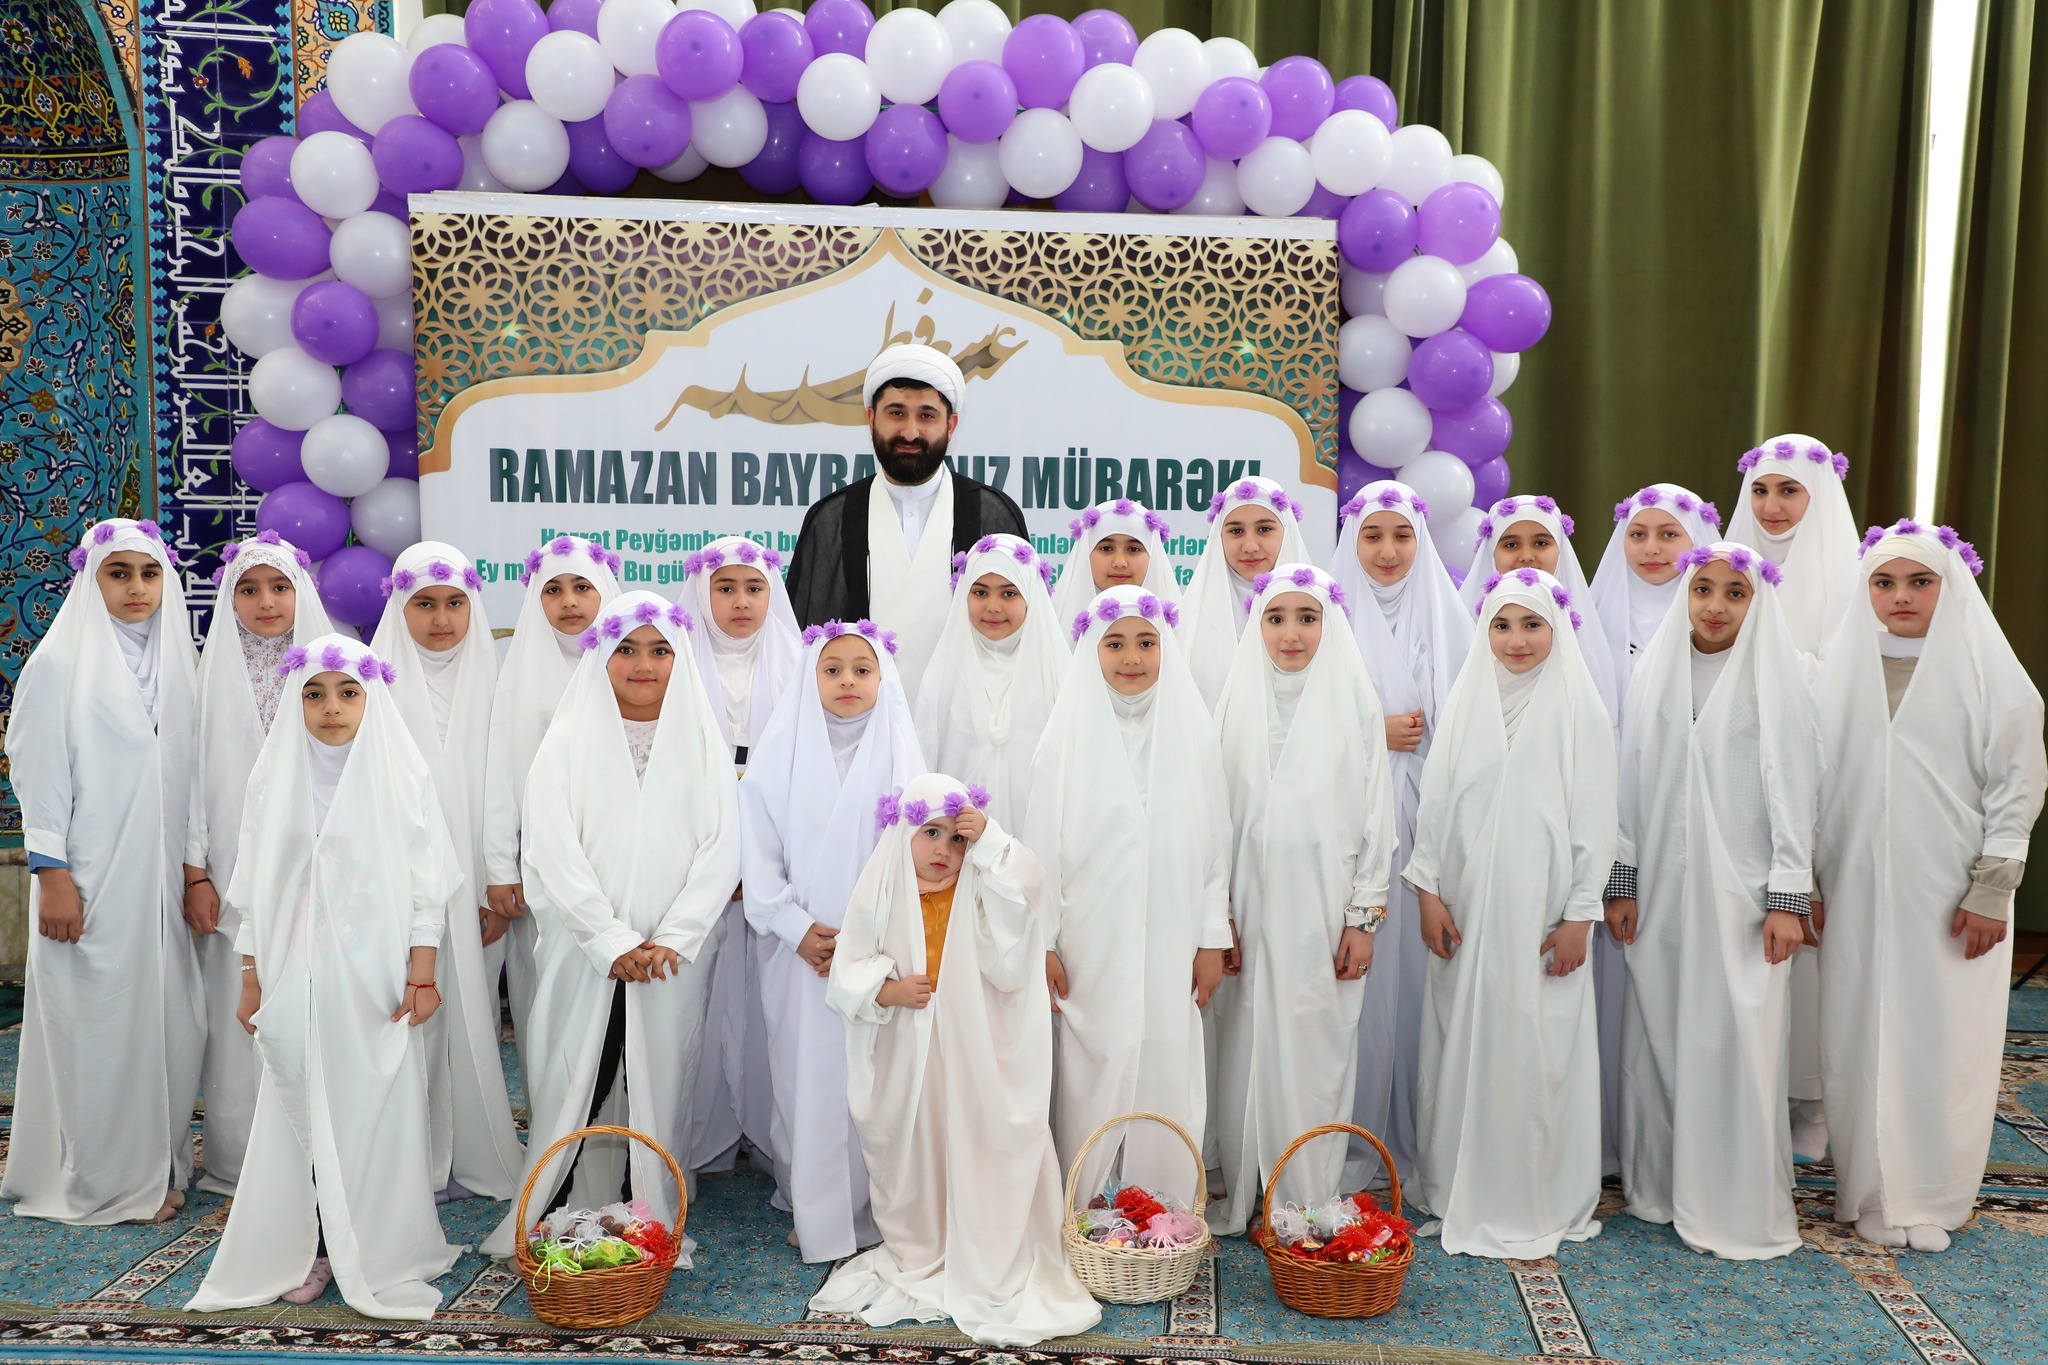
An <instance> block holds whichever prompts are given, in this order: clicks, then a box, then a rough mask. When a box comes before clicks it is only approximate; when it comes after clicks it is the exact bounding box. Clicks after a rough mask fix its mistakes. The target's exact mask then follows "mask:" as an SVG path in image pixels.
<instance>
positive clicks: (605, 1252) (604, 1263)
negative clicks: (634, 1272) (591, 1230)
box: [583, 1237, 640, 1270]
mask: <svg viewBox="0 0 2048 1365" xmlns="http://www.w3.org/2000/svg"><path fill="white" fill-rule="evenodd" d="M639 1259H640V1248H638V1247H636V1246H634V1245H633V1244H632V1243H631V1242H627V1241H624V1240H622V1239H620V1238H617V1237H605V1238H602V1239H600V1240H598V1241H596V1242H593V1243H591V1245H589V1246H588V1247H585V1248H584V1251H583V1268H584V1269H585V1270H610V1269H612V1268H613V1267H615V1266H622V1265H631V1264H633V1262H635V1261H637V1260H639Z"/></svg>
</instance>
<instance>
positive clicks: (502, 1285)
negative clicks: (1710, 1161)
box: [0, 989, 2048, 1365]
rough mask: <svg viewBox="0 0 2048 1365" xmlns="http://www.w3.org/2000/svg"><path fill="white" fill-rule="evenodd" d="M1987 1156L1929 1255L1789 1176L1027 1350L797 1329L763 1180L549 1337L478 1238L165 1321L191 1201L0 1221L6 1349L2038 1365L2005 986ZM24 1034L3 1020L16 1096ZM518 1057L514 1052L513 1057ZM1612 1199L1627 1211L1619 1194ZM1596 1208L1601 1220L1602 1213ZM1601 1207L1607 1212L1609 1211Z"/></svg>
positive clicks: (456, 1228) (8, 1076)
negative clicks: (1780, 1244)
mask: <svg viewBox="0 0 2048 1365" xmlns="http://www.w3.org/2000/svg"><path fill="white" fill-rule="evenodd" d="M2011 1030H2012V1031H2011V1033H2010V1034H2009V1037H2008V1048H2007V1053H2008V1060H2007V1065H2006V1086H2005V1091H2004V1098H2003V1102H2002V1105H2001V1112H2000V1120H2001V1121H2000V1123H1999V1125H1998V1128H1997V1135H1996V1140H1995V1143H1994V1146H1993V1150H1992V1158H1993V1168H1992V1172H1991V1175H1990V1176H1989V1178H1988V1179H1987V1182H1986V1185H1985V1189H1984V1199H1983V1203H1982V1205H1981V1206H1980V1209H1979V1212H1978V1214H1977V1216H1976V1218H1975V1219H1974V1220H1973V1221H1972V1222H1971V1224H1970V1225H1969V1226H1968V1227H1967V1228H1966V1229H1964V1230H1963V1231H1962V1232H1961V1233H1959V1234H1958V1235H1957V1237H1956V1239H1955V1245H1954V1247H1953V1248H1952V1249H1951V1250H1950V1251H1949V1252H1948V1253H1946V1254H1945V1255H1940V1256H1926V1255H1915V1254H1912V1253H1905V1254H1901V1255H1898V1256H1896V1257H1894V1256H1892V1255H1889V1254H1885V1253H1882V1252H1881V1251H1880V1250H1879V1249H1878V1248H1874V1247H1871V1246H1869V1245H1867V1244H1864V1243H1862V1242H1859V1241H1858V1240H1856V1238H1855V1237H1853V1236H1851V1235H1845V1233H1846V1230H1838V1229H1837V1227H1836V1225H1835V1224H1834V1223H1832V1222H1831V1221H1829V1219H1828V1213H1829V1209H1830V1204H1831V1200H1832V1193H1831V1183H1832V1182H1831V1180H1830V1176H1829V1172H1828V1171H1827V1168H1826V1167H1824V1166H1821V1167H1807V1168H1803V1177H1802V1181H1801V1187H1800V1197H1799V1204H1800V1213H1801V1222H1802V1224H1803V1226H1804V1228H1805V1233H1806V1242H1807V1246H1806V1249H1805V1250H1803V1251H1801V1252H1800V1253H1798V1254H1796V1255H1794V1256H1791V1257H1788V1258H1785V1259H1783V1260H1778V1261H1771V1262H1766V1263H1762V1264H1733V1263H1729V1262H1724V1261H1718V1260H1715V1259H1713V1258H1711V1257H1707V1256H1700V1255H1695V1254H1694V1253H1692V1252H1689V1251H1687V1250H1686V1249H1685V1248H1684V1247H1683V1246H1682V1245H1681V1244H1680V1243H1679V1241H1678V1239H1677V1238H1676V1237H1675V1236H1674V1235H1673V1234H1672V1233H1671V1232H1670V1231H1669V1230H1667V1229H1664V1228H1658V1227H1653V1226H1650V1225H1647V1224H1643V1223H1639V1222H1636V1221H1635V1220H1633V1219H1631V1218H1628V1217H1626V1216H1623V1215H1619V1214H1615V1215H1614V1216H1612V1217H1608V1218H1607V1221H1606V1226H1605V1230H1604V1231H1603V1232H1602V1234H1601V1235H1600V1236H1599V1237H1598V1238H1596V1239H1594V1240H1593V1241H1591V1242H1587V1243H1583V1244H1579V1245H1575V1246H1569V1247H1567V1248H1566V1249H1565V1250H1564V1251H1563V1252H1562V1253H1560V1254H1559V1255H1558V1256H1557V1257H1556V1258H1555V1259H1554V1260H1548V1261H1541V1262H1511V1263H1500V1262H1489V1261H1483V1260H1475V1259H1471V1258H1464V1257H1450V1256H1445V1255H1443V1254H1442V1252H1441V1251H1440V1250H1439V1249H1438V1248H1437V1245H1436V1243H1435V1242H1433V1241H1425V1243H1424V1244H1423V1245H1424V1251H1423V1254H1422V1256H1421V1258H1420V1259H1419V1260H1418V1261H1417V1262H1416V1264H1415V1267H1414V1269H1413V1270H1412V1271H1411V1272H1410V1274H1409V1276H1408V1282H1407V1286H1406V1289H1405V1291H1404V1293H1403V1295H1402V1299H1401V1303H1400V1306H1399V1307H1398V1308H1396V1309H1395V1310H1394V1311H1393V1312H1392V1313H1390V1314H1388V1315H1386V1316H1384V1317H1381V1318H1376V1319H1372V1320H1369V1321H1364V1322H1350V1321H1324V1320H1321V1319H1315V1318H1309V1317H1305V1316H1303V1315H1301V1314H1298V1313H1295V1312H1293V1311H1292V1310H1290V1309H1288V1308H1286V1307H1285V1306H1283V1305H1282V1304H1280V1303H1279V1302H1278V1300H1276V1299H1275V1298H1273V1296H1272V1293H1271V1290H1270V1289H1269V1287H1268V1285H1267V1282H1266V1274H1265V1268H1264V1263H1263V1261H1262V1260H1261V1259H1260V1257H1259V1256H1258V1254H1257V1253H1256V1251H1255V1250H1254V1249H1253V1248H1252V1247H1251V1246H1249V1245H1247V1244H1246V1243H1245V1242H1243V1241H1242V1240H1238V1239H1231V1240H1229V1241H1228V1242H1226V1243H1225V1245H1224V1247H1223V1251H1222V1254H1221V1255H1220V1257H1219V1258H1218V1259H1217V1261H1216V1262H1215V1264H1214V1268H1213V1271H1212V1272H1211V1273H1210V1274H1209V1275H1206V1276H1205V1277H1204V1278H1203V1279H1202V1280H1200V1281H1198V1282H1197V1285H1196V1288H1195V1291H1193V1292H1191V1293H1190V1294H1188V1295H1186V1296H1184V1297H1183V1298H1181V1299H1179V1300H1176V1301H1175V1302H1174V1303H1172V1304H1157V1305H1152V1306H1149V1307H1137V1308H1127V1307H1117V1306H1111V1307H1109V1308H1107V1309H1106V1311H1105V1312H1104V1315H1103V1321H1102V1325H1101V1328H1100V1329H1099V1330H1098V1332H1097V1333H1095V1334H1092V1335H1091V1336H1089V1337H1085V1338H1076V1339H1074V1340H1072V1341H1065V1342H1058V1343H1048V1344H1047V1345H1046V1346H1045V1347H1043V1348H1041V1349H1040V1350H1039V1351H1037V1352H1016V1353H1008V1352H991V1351H981V1350H978V1349H976V1348H973V1347H971V1346H966V1345H965V1344H964V1342H963V1339H962V1338H960V1337H959V1336H958V1335H957V1334H955V1333H953V1332H951V1331H950V1330H946V1329H906V1330H899V1331H886V1332H872V1331H862V1330H859V1329H858V1326H857V1324H856V1325H853V1326H848V1325H846V1324H841V1323H834V1322H829V1321H818V1320H806V1317H805V1308H804V1305H805V1302H806V1300H807V1299H808V1297H809V1296H810V1294H811V1293H812V1291H813V1290H815V1289H816V1287H817V1286H818V1285H819V1284H820V1283H821V1282H822V1280H823V1278H824V1273H825V1268H824V1267H819V1266H805V1265H803V1264H802V1263H801V1262H800V1261H799V1260H798V1259H797V1255H796V1252H795V1251H794V1250H793V1249H792V1248H790V1247H789V1246H788V1245H787V1243H786V1241H785V1238H786V1235H787V1232H788V1226H789V1225H788V1221H787V1219H786V1217H785V1216H784V1215H782V1214H779V1213H776V1212H775V1211H774V1210H773V1209H771V1208H769V1206H768V1196H769V1194H770V1192H771V1189H772V1187H771V1185H770V1184H769V1182H768V1181H767V1180H765V1179H764V1178H762V1177H761V1176H758V1175H753V1174H749V1173H747V1172H745V1171H744V1170H743V1171H741V1172H739V1173H736V1174H731V1175H724V1176H710V1177H706V1178H705V1179H704V1180H703V1182H702V1190H701V1193H700V1196H699V1200H698V1203H697V1204H696V1206H695V1207H694V1208H692V1209H691V1211H690V1221H689V1227H690V1231H691V1233H692V1234H693V1235H694V1236H695V1237H696V1238H697V1239H698V1241H699V1242H700V1244H701V1246H700V1250H699V1252H698V1255H697V1265H696V1268H695V1269H694V1270H691V1271H686V1272H680V1273H678V1274H677V1275H676V1277H675V1279H674V1280H673V1281H672V1282H671V1284H670V1287H669V1292H668V1297H667V1299H666V1300H665V1301H664V1302H663V1304H662V1307H661V1311H660V1312H659V1313H658V1314H657V1315H656V1316H654V1317H652V1318H649V1319H647V1320H646V1321H644V1322H642V1323H640V1324H638V1325H637V1326H635V1327H633V1328H629V1329H625V1330H624V1331H623V1332H619V1333H610V1334H592V1335H577V1334H572V1333H565V1332H559V1331H556V1330H555V1329H552V1328H548V1327H545V1326H543V1325H542V1324H540V1323H539V1322H537V1321H536V1320H534V1319H533V1318H532V1317H530V1316H529V1314H528V1309H527V1306H526V1302H525V1296H524V1293H523V1291H522V1290H521V1289H520V1288H519V1286H518V1284H517V1282H516V1280H514V1279H513V1277H512V1276H510V1275H509V1274H508V1273H507V1272H506V1271H505V1270H503V1269H502V1268H499V1267H496V1266H493V1265H492V1264H491V1263H490V1262H488V1261H486V1260H484V1259H483V1258H482V1257H480V1256H478V1255H476V1254H474V1253H471V1254H469V1255H466V1256H464V1257H463V1259H462V1261H461V1262H460V1263H459V1264H458V1265H457V1266H456V1268H455V1269H454V1270H453V1271H452V1272H451V1273H450V1274H449V1275H448V1276H447V1277H446V1278H445V1279H444V1280H443V1282H442V1283H443V1285H444V1287H445V1289H446V1291H447V1294H448V1296H449V1302H448V1307H447V1309H446V1310H444V1312H443V1313H442V1314H441V1315H440V1316H439V1317H437V1318H436V1319H435V1320H434V1322H432V1323H430V1324H427V1325H425V1326H424V1327H420V1328H407V1329H405V1330H391V1329H390V1328H389V1327H388V1326H386V1325H380V1324H376V1323H373V1322H370V1321H368V1320H366V1319H362V1318H359V1317H357V1316H355V1315H354V1314H352V1313H351V1312H350V1311H349V1310H348V1309H347V1307H346V1305H344V1304H343V1303H342V1302H341V1301H340V1298H339V1296H338V1295H337V1294H336V1293H335V1292H334V1291H333V1290H331V1289H330V1290H329V1291H328V1294H327V1296H326V1297H325V1298H324V1299H322V1300H321V1301H320V1302H318V1303H316V1304H313V1305H310V1306H309V1307H306V1308H288V1307H285V1306H282V1305H280V1306H277V1307H274V1308H268V1309H261V1310H247V1311H244V1312H239V1313H232V1314H218V1315H212V1316H200V1315H192V1314H185V1313H182V1312H180V1311H179V1305H181V1304H182V1303H184V1301H185V1300H186V1299H187V1298H188V1297H189V1296H190V1294H191V1293H192V1291H193V1289H194V1287H195V1286H196V1285H197V1284H198V1282H199V1279H200V1277H201V1276H202V1275H203V1273H204V1271H205V1267H206V1264H207V1261H208V1260H209V1258H210V1257H211V1255H212V1249H213V1244H214V1242H215V1240H216V1239H217V1238H218V1237H219V1235H220V1228H221V1225H222V1223H223V1221H224V1220H225V1216H226V1215H225V1212H224V1210H223V1209H222V1207H221V1201H220V1200H219V1199H218V1198H217V1197H215V1196H211V1195H205V1194H196V1195H195V1196H194V1197H193V1198H192V1201H191V1203H190V1205H189V1206H188V1207H187V1208H186V1209H185V1211H184V1212H183V1213H182V1214H181V1215H180V1216H179V1217H178V1218H177V1219H176V1220H175V1221H174V1222H172V1223H169V1224H166V1225H163V1226H159V1227H118V1228H103V1229H93V1230H81V1229H72V1228H64V1227H58V1226H55V1225H51V1224H43V1223H37V1222H34V1221H32V1220H27V1219H12V1218H6V1217H4V1216H0V1357H12V1358H27V1359H37V1360H43V1361H52V1362H57V1361H72V1360H110V1359H124V1360H148V1361H173V1360H176V1361H187V1360H194V1361H197V1360H209V1361H213V1360H224V1359H228V1358H235V1359H240V1360H250V1359H257V1360H261V1359H266V1358H270V1357H278V1358H282V1357H283V1356H285V1355H305V1354H312V1355H318V1356H324V1357H328V1358H330V1359H349V1358H357V1357H360V1358H369V1357H376V1358H378V1359H387V1360H388V1359H391V1358H393V1357H401V1358H402V1357H406V1356H418V1357H422V1358H425V1357H436V1358H442V1359H446V1358H450V1357H456V1358H460V1357H466V1356H489V1357H491V1358H493V1359H498V1360H520V1359H541V1358H550V1359H563V1358H575V1357H595V1356H606V1357H612V1356H618V1355H653V1356H662V1357H667V1358H672V1359H678V1358H679V1359H690V1360H707V1361H708V1360H714V1359H717V1360H734V1359H738V1360H746V1361H784V1360H788V1361H808V1362H842V1361H844V1362H872V1363H873V1365H956V1363H957V1365H1014V1363H1015V1362H1021V1361H1051V1360H1056V1359H1066V1360H1072V1361H1075V1362H1076V1365H1120V1363H1121V1362H1127V1361H1128V1362H1151V1361H1163V1360H1165V1359H1169V1358H1174V1357H1182V1358H1185V1357H1190V1356H1210V1357H1221V1358H1225V1359H1232V1360H1278V1361H1292V1360H1303V1361H1308V1360H1317V1361H1326V1360H1333V1359H1337V1360H1357V1361H1366V1360H1370V1361H1385V1362H1413V1363H1414V1365H1449V1363H1451V1362H1459V1363H1461V1365H1477V1363H1478V1362H1485V1361H1499V1360H1510V1361H1533V1362H1546V1363H1549V1362H1563V1361H1587V1360H1593V1361H1601V1360H1605V1361H1614V1362H1627V1363H1628V1365H1662V1363H1663V1362H1671V1363H1673V1365H1676V1363H1677V1362H1686V1363H1687V1365H1794V1363H1795V1362H1796V1363H1797V1365H1808V1363H1809V1362H1810V1363H1812V1365H1892V1363H1893V1362H1898V1363H1899V1365H1916V1363H1917V1362H1972V1361H1976V1362H1983V1363H1984V1365H1991V1363H1992V1362H2011V1363H2013V1365H2021V1363H2022V1362H2026V1363H2029V1365H2032V1363H2038V1362H2044V1361H2048V1240H2044V1238H2048V1124H2044V1123H2043V1121H2042V1119H2041V1118H2038V1117H2036V1116H2037V1115H2048V990H2035V989H2030V990H2025V991H2021V992H2019V993H2017V994H2016V995H2015V996H2014V997H2013V1009H2012V1016H2011ZM18 1038H19V1033H18V1030H9V1031H7V1032H5V1033H0V1091H4V1092H5V1093H6V1094H7V1095H8V1096H11V1094H12V1089H13V1084H14V1062H15V1049H16V1045H17V1040H18ZM506 1057H507V1065H508V1068H509V1067H510V1066H511V1050H510V1049H509V1048H507V1050H506ZM1606 1203H1607V1204H1608V1205H1618V1203H1619V1195H1618V1192H1610V1194H1609V1196H1608V1199H1607V1201H1606ZM502 1209H503V1205H500V1204H495V1203H490V1202H487V1201H483V1200H471V1201H467V1202H464V1203H460V1204H454V1205H450V1206H448V1207H447V1208H446V1209H445V1210H444V1221H445V1222H446V1224H447V1227H448V1231H449V1239H450V1240H451V1241H456V1242H463V1243H467V1244H470V1245H474V1244H475V1243H476V1242H478V1241H479V1240H480V1239H481V1238H482V1236H483V1234H484V1233H485V1231H486V1230H487V1229H488V1228H489V1227H490V1226H491V1225H492V1224H493V1223H494V1222H495V1221H496V1220H497V1219H498V1218H499V1217H501V1216H502ZM1609 1211H1611V1210H1609ZM1603 1216H1604V1215H1603Z"/></svg>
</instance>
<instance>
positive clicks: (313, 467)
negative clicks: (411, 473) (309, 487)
mask: <svg viewBox="0 0 2048 1365" xmlns="http://www.w3.org/2000/svg"><path fill="white" fill-rule="evenodd" d="M299 458H300V460H301V462H302V463H303V464H304V465H305V466H306V477H307V478H308V479H310V480H312V482H313V486H314V487H315V488H318V489H319V490H321V491H322V492H324V493H332V494H334V496H335V497H337V498H353V497H355V496H356V495H357V494H359V493H367V492H369V491H370V490H371V489H372V488H375V487H376V486H377V483H378V481H379V480H381V479H382V478H383V477H384V475H385V473H386V471H388V470H389V469H390V468H391V448H390V447H389V446H387V445H385V444H384V433H383V432H381V431H379V430H377V428H375V427H373V426H371V425H370V424H369V423H368V422H365V421H364V420H363V419H362V418H360V417H357V416H356V415H354V414H353V413H347V412H337V413H335V414H334V415H333V416H332V417H323V418H321V419H320V420H319V421H317V422H315V423H313V425H312V426H310V427H308V428H307V429H306V439H305V441H304V443H303V444H301V445H300V446H299Z"/></svg>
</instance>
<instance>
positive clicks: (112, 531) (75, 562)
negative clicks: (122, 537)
mask: <svg viewBox="0 0 2048 1365" xmlns="http://www.w3.org/2000/svg"><path fill="white" fill-rule="evenodd" d="M135 529H136V530H137V531H140V532H141V533H142V534H143V535H144V536H146V537H148V538H149V539H150V540H153V541H155V542H156V543H157V545H158V546H159V547H161V548H162V550H163V552H164V562H165V563H167V564H169V565H170V566H171V567H172V568H174V569H175V568H177V567H178V548H177V546H175V545H167V544H165V543H164V533H163V528H162V527H160V526H158V525H157V524H156V523H155V522H153V521H148V520H143V521H138V522H136V523H135ZM120 533H121V528H120V527H118V526H116V525H114V523H113V522H111V521H103V522H100V523H98V524H97V525H95V526H94V527H93V528H92V543H93V544H94V545H104V544H106V543H107V542H108V541H110V540H112V539H113V538H114V537H115V536H117V535H119V534H120ZM66 558H68V559H69V560H70V561H71V571H72V572H73V573H84V572H85V565H86V561H87V560H89V559H91V558H92V552H91V551H90V550H88V549H87V548H86V547H85V544H84V542H82V541H81V542H80V543H79V545H78V546H77V547H76V548H75V549H73V550H72V551H71V553H70V554H69V555H68V556H66Z"/></svg>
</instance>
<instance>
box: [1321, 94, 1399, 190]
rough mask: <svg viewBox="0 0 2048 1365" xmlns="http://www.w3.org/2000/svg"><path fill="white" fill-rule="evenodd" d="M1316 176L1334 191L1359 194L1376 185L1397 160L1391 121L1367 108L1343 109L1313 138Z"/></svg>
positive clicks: (1329, 118)
mask: <svg viewBox="0 0 2048 1365" xmlns="http://www.w3.org/2000/svg"><path fill="white" fill-rule="evenodd" d="M1308 152H1309V155H1310V156H1311V157H1312V158H1314V160H1315V165H1316V179H1318V180H1320V181H1322V182H1323V187H1324V188H1325V189H1327V190H1329V192H1330V193H1332V194H1343V195H1357V194H1364V193H1365V192H1366V191H1367V190H1370V189H1375V188H1377V187H1378V185H1379V183H1380V179H1381V177H1383V176H1385V175H1386V173H1387V168H1388V167H1389V166H1390V165H1392V164H1393V160H1394V137H1393V134H1391V133H1389V132H1388V131H1387V125H1386V124H1384V123H1381V122H1380V121H1379V120H1378V119H1377V118H1375V117H1374V116H1373V115H1371V114H1368V113H1366V112H1365V110H1363V109H1339V110H1338V111H1337V112H1336V113H1334V114H1332V115H1330V116H1329V117H1328V118H1326V119H1324V120H1323V126H1322V127H1320V128H1318V129H1316V131H1315V135H1314V136H1313V137H1311V138H1310V139H1309V144H1308Z"/></svg>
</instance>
